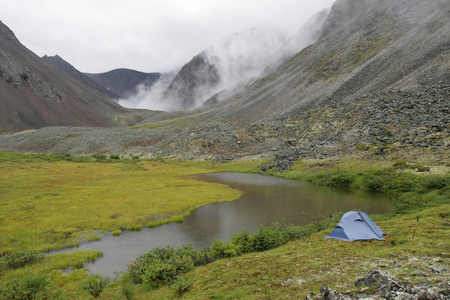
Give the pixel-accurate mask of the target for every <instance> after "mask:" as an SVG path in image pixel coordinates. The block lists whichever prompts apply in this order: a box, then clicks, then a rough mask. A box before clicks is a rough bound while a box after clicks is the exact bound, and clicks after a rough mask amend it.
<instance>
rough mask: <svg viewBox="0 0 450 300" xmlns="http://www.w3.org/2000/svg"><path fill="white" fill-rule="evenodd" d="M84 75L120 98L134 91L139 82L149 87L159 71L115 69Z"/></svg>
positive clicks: (155, 79) (159, 75)
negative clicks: (145, 71) (144, 71)
mask: <svg viewBox="0 0 450 300" xmlns="http://www.w3.org/2000/svg"><path fill="white" fill-rule="evenodd" d="M85 75H86V76H88V77H89V78H91V79H92V80H94V81H95V82H96V83H97V84H99V85H101V86H103V87H105V88H106V89H108V90H109V91H111V92H113V93H114V94H116V95H119V96H120V98H125V97H127V96H129V94H130V93H133V92H135V89H136V87H137V86H138V85H139V84H143V85H145V86H147V87H149V86H151V85H153V84H154V83H155V82H156V81H157V80H158V79H159V78H160V77H161V74H160V73H143V72H139V71H135V70H130V69H115V70H112V71H109V72H105V73H96V74H91V73H85Z"/></svg>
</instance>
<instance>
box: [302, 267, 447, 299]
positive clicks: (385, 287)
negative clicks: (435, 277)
mask: <svg viewBox="0 0 450 300" xmlns="http://www.w3.org/2000/svg"><path fill="white" fill-rule="evenodd" d="M355 286H356V287H358V288H360V289H359V290H358V291H356V292H352V291H344V292H339V291H337V290H333V289H331V288H329V287H327V286H325V285H324V286H322V287H321V288H320V295H317V294H314V293H311V294H310V295H307V296H305V298H304V299H305V300H351V299H387V300H394V299H402V300H447V299H450V284H449V283H448V282H442V283H440V284H430V283H424V284H415V285H413V284H408V283H402V282H400V281H399V280H398V279H397V278H395V277H393V276H390V275H389V274H387V273H385V272H382V271H379V270H371V271H370V272H369V273H368V274H367V275H366V276H365V277H363V278H360V279H358V280H357V281H356V282H355Z"/></svg>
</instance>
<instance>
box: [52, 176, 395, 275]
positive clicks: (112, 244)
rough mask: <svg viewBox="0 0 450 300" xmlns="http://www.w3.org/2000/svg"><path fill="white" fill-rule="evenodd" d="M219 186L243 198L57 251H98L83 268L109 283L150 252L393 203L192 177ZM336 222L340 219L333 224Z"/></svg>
mask: <svg viewBox="0 0 450 300" xmlns="http://www.w3.org/2000/svg"><path fill="white" fill-rule="evenodd" d="M193 179H195V180H201V181H207V182H218V183H223V184H226V185H228V186H230V187H232V188H235V189H238V190H241V191H243V192H244V194H243V195H242V196H241V197H240V198H239V199H237V200H235V201H232V202H222V203H215V204H209V205H207V206H203V207H200V208H199V209H197V210H195V211H193V212H192V213H191V215H189V216H188V217H186V218H185V219H184V222H183V223H170V224H166V225H162V226H159V227H157V228H152V229H149V228H147V227H143V228H142V230H141V231H126V230H124V231H123V232H122V235H120V236H118V237H115V236H112V234H111V233H109V234H107V235H101V240H100V241H95V242H89V243H82V244H80V246H79V247H76V248H70V249H63V250H59V251H54V252H52V253H50V254H53V253H58V252H72V251H77V250H87V249H95V250H102V251H103V257H101V258H99V259H98V260H97V261H95V262H93V263H87V264H85V265H84V266H85V267H87V268H88V269H89V271H90V272H91V273H93V274H100V275H103V276H105V277H108V278H111V279H113V278H114V277H115V275H117V274H120V272H125V271H126V268H127V264H128V263H129V262H130V261H131V260H134V259H136V258H137V257H138V256H139V255H141V254H144V253H147V252H148V251H150V250H151V249H153V248H157V247H159V248H162V247H166V246H175V247H181V246H183V245H185V244H189V243H192V245H193V246H194V247H195V248H197V249H202V248H206V247H209V246H210V245H211V244H212V243H213V241H214V240H215V239H221V240H223V241H227V242H228V241H229V240H230V239H231V236H232V234H233V233H235V232H236V233H239V232H241V231H242V229H246V230H247V231H248V232H250V233H254V232H256V231H257V230H258V227H259V226H260V225H263V226H267V225H270V224H271V223H272V222H274V221H277V222H282V221H284V222H286V223H287V224H294V225H306V224H309V223H311V222H314V221H316V220H318V219H319V218H322V219H323V218H329V216H330V214H331V213H334V212H339V211H340V212H346V211H350V210H358V211H364V212H366V213H368V214H371V213H384V212H388V211H389V210H390V209H391V208H392V202H391V201H390V200H388V199H386V198H383V197H381V196H378V195H371V194H368V193H364V192H362V191H350V190H342V189H331V188H327V187H321V186H317V185H313V184H310V183H306V182H300V181H296V180H287V179H280V178H277V177H272V176H265V175H255V174H238V173H213V174H202V175H196V176H195V177H193ZM335 221H336V222H339V220H335Z"/></svg>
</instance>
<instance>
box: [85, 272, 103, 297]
mask: <svg viewBox="0 0 450 300" xmlns="http://www.w3.org/2000/svg"><path fill="white" fill-rule="evenodd" d="M108 283H109V281H108V280H107V279H105V278H103V277H102V276H100V275H91V276H89V277H88V278H87V280H86V282H85V283H83V285H82V286H81V288H82V289H83V290H84V291H85V292H87V293H89V294H91V295H92V296H93V297H94V298H98V297H99V296H100V295H101V293H102V292H103V290H104V289H105V287H106V286H107V285H108Z"/></svg>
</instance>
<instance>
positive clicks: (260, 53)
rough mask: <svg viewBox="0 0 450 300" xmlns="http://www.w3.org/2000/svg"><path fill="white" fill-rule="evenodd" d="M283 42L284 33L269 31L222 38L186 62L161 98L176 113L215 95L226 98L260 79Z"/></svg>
mask: <svg viewBox="0 0 450 300" xmlns="http://www.w3.org/2000/svg"><path fill="white" fill-rule="evenodd" d="M286 41H287V36H286V35H285V34H284V33H282V32H280V31H277V30H270V29H256V28H253V29H249V30H246V31H243V32H240V33H236V34H231V35H229V36H226V37H224V38H222V39H221V40H219V41H218V42H216V43H215V44H213V45H212V46H210V47H208V48H207V49H205V50H204V51H202V52H200V53H199V54H197V55H196V56H194V57H193V58H192V59H191V61H189V62H188V63H186V64H185V65H184V66H183V67H182V68H181V70H180V71H179V72H178V74H177V75H176V76H175V78H174V79H173V81H172V83H171V84H170V86H169V87H168V88H167V89H166V90H165V91H164V93H163V95H162V98H163V99H166V101H168V102H170V103H172V104H173V107H175V108H177V109H178V110H192V109H195V108H199V107H201V106H202V104H203V103H204V102H205V101H206V100H208V99H209V98H211V97H213V96H214V95H216V94H217V93H220V92H223V91H226V92H227V93H226V94H228V95H229V94H231V93H232V92H233V91H234V90H235V89H236V87H239V86H240V87H242V86H245V85H246V84H247V83H248V82H251V81H252V80H255V79H256V78H258V77H259V76H261V74H262V73H263V71H264V69H265V68H266V67H267V66H268V65H269V64H271V63H273V62H274V61H276V60H277V57H276V56H277V55H281V54H280V53H278V50H279V49H280V48H281V47H282V45H283V44H284V43H285V42H286Z"/></svg>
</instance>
